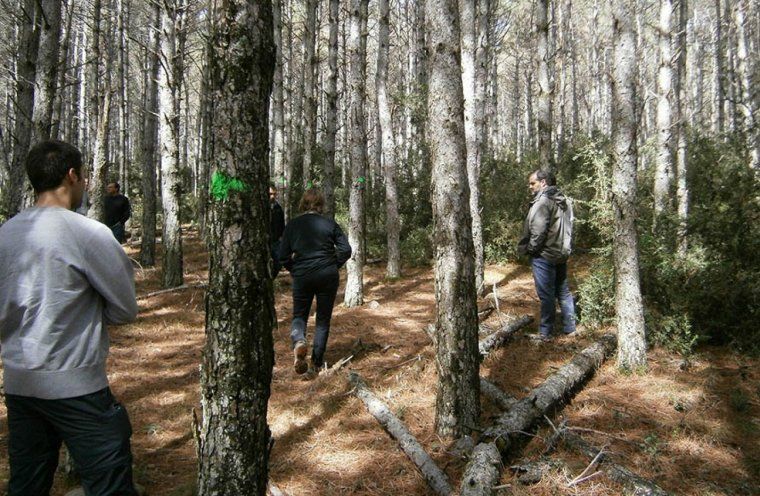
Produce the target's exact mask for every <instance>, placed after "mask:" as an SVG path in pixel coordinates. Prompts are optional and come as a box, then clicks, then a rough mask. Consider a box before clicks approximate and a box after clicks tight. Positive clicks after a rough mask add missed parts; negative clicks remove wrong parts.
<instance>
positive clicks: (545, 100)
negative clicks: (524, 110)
mask: <svg viewBox="0 0 760 496" xmlns="http://www.w3.org/2000/svg"><path fill="white" fill-rule="evenodd" d="M536 33H537V36H538V39H537V41H536V57H537V59H538V60H537V63H538V73H537V76H538V77H537V80H536V82H537V83H538V112H537V118H538V157H539V164H540V166H541V167H542V168H547V169H554V154H553V153H552V97H553V94H554V88H553V87H552V84H551V81H550V79H549V57H550V56H551V55H550V54H549V0H538V8H537V9H536Z"/></svg>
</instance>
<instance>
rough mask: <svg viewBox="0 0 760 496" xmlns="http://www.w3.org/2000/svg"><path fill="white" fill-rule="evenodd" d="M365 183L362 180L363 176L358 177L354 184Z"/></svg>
mask: <svg viewBox="0 0 760 496" xmlns="http://www.w3.org/2000/svg"><path fill="white" fill-rule="evenodd" d="M365 181H366V179H364V176H359V178H358V179H357V180H356V182H358V183H360V184H361V183H364V182H365Z"/></svg>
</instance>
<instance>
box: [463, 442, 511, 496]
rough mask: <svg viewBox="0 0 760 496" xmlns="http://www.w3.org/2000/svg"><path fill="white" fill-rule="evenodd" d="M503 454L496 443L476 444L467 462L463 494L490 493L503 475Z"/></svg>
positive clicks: (472, 495)
mask: <svg viewBox="0 0 760 496" xmlns="http://www.w3.org/2000/svg"><path fill="white" fill-rule="evenodd" d="M502 469H503V467H502V465H501V455H500V454H499V450H498V449H497V448H496V445H495V444H494V443H480V444H478V445H477V446H475V449H474V450H473V451H472V455H471V456H470V462H469V463H468V464H467V470H466V471H465V474H464V478H463V479H462V487H461V491H460V493H459V494H461V495H462V496H480V495H484V494H488V495H490V494H491V492H492V489H493V486H495V485H496V483H497V482H498V481H499V478H500V477H501V471H502Z"/></svg>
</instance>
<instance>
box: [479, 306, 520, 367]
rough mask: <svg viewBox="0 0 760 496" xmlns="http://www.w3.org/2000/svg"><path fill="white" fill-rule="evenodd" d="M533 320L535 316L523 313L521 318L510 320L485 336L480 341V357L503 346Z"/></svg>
mask: <svg viewBox="0 0 760 496" xmlns="http://www.w3.org/2000/svg"><path fill="white" fill-rule="evenodd" d="M531 322H533V317H532V316H530V315H523V316H522V317H520V318H519V319H517V320H515V321H513V322H510V323H509V324H507V325H505V326H504V327H502V328H501V329H499V330H498V331H496V332H494V333H493V334H491V335H490V336H488V337H486V338H483V339H482V340H481V341H480V343H478V351H479V352H480V358H481V359H483V358H485V357H486V356H488V354H489V353H491V352H492V351H493V350H494V349H496V348H498V347H500V346H502V345H503V344H504V343H506V342H507V340H508V339H510V338H511V337H512V336H513V335H514V334H515V333H516V332H517V331H519V330H520V329H522V328H523V327H525V326H526V325H528V324H530V323H531Z"/></svg>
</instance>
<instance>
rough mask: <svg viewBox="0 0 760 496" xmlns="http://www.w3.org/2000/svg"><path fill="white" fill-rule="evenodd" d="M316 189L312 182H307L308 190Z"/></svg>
mask: <svg viewBox="0 0 760 496" xmlns="http://www.w3.org/2000/svg"><path fill="white" fill-rule="evenodd" d="M313 187H314V183H313V182H311V181H306V189H311V188H313Z"/></svg>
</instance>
